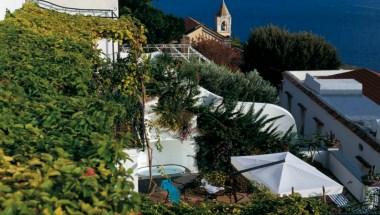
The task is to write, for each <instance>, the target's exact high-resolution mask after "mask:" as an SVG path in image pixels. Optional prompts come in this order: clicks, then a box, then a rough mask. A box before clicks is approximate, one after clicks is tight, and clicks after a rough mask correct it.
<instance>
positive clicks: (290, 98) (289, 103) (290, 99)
mask: <svg viewBox="0 0 380 215" xmlns="http://www.w3.org/2000/svg"><path fill="white" fill-rule="evenodd" d="M285 94H286V96H287V102H288V110H289V112H292V100H293V96H292V94H290V93H289V92H288V91H286V92H285Z"/></svg>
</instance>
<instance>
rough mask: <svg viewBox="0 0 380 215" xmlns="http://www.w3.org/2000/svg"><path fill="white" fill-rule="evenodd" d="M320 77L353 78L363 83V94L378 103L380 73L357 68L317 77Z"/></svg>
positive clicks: (379, 100) (379, 98)
mask: <svg viewBox="0 0 380 215" xmlns="http://www.w3.org/2000/svg"><path fill="white" fill-rule="evenodd" d="M318 78H320V79H355V80H356V81H358V82H360V83H361V84H362V85H363V94H364V95H365V96H367V97H368V98H370V99H371V100H372V101H374V102H376V103H377V104H380V74H379V73H376V72H372V71H369V70H367V69H357V70H353V71H350V72H345V73H340V74H336V75H330V76H322V77H318Z"/></svg>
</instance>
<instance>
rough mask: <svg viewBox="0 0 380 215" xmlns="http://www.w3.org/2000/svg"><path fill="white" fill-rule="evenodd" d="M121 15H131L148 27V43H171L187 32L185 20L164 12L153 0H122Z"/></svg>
mask: <svg viewBox="0 0 380 215" xmlns="http://www.w3.org/2000/svg"><path fill="white" fill-rule="evenodd" d="M120 15H121V16H125V15H131V16H133V17H135V18H137V19H139V20H140V21H141V23H142V24H143V25H144V26H145V27H146V28H147V29H148V32H147V37H148V43H151V44H157V43H169V42H171V41H173V40H179V39H181V37H182V35H184V34H185V24H184V20H183V19H182V18H179V17H175V16H173V15H168V14H164V13H163V12H162V11H160V10H158V9H156V8H154V7H153V6H152V1H151V0H121V1H120Z"/></svg>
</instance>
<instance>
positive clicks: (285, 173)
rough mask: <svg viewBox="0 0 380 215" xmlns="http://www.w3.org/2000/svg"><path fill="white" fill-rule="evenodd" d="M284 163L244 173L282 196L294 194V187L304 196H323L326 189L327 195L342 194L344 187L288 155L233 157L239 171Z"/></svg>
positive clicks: (232, 160) (295, 190)
mask: <svg viewBox="0 0 380 215" xmlns="http://www.w3.org/2000/svg"><path fill="white" fill-rule="evenodd" d="M281 160H284V162H281V163H277V164H275V165H270V166H266V167H263V168H258V169H255V170H252V171H248V172H245V173H242V174H243V176H244V177H246V178H247V179H249V180H251V181H256V182H258V183H259V184H262V185H264V186H266V187H267V188H268V189H269V190H271V192H273V193H275V194H280V195H289V194H291V193H292V188H293V189H294V192H296V193H299V194H301V196H302V197H313V196H322V195H323V187H324V188H325V195H332V194H340V193H342V191H343V186H342V185H340V184H338V183H337V182H335V181H334V180H332V179H330V178H329V177H328V176H326V175H325V174H323V173H321V172H320V171H319V170H317V169H316V168H315V167H313V166H311V165H309V164H308V163H306V162H304V161H303V160H301V159H299V158H297V157H296V156H294V155H293V154H291V153H289V152H281V153H274V154H264V155H252V156H240V157H231V163H232V165H233V166H234V167H235V168H236V169H237V170H238V171H241V170H245V169H249V168H253V167H259V166H262V165H266V164H270V163H273V162H278V161H281Z"/></svg>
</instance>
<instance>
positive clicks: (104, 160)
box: [0, 4, 144, 214]
mask: <svg viewBox="0 0 380 215" xmlns="http://www.w3.org/2000/svg"><path fill="white" fill-rule="evenodd" d="M118 28H121V29H120V30H116V29H118ZM142 33H143V31H142V28H141V26H137V25H136V24H135V22H134V21H133V20H132V19H131V18H124V19H122V20H119V21H116V20H111V19H102V18H96V17H85V16H70V15H67V14H62V13H57V12H53V11H49V10H44V9H41V8H38V7H36V6H35V5H33V4H25V5H24V7H23V8H22V9H20V10H18V11H17V12H16V13H15V14H8V16H7V18H6V20H5V21H3V22H1V23H0V49H1V50H7V51H3V52H0V83H1V84H0V178H1V181H0V211H2V212H3V213H4V214H53V213H55V214H63V213H68V214H86V213H88V214H107V213H119V214H126V213H129V212H131V211H134V210H138V206H139V203H140V198H139V196H138V194H137V193H135V192H133V184H132V183H131V182H130V181H129V179H130V174H129V173H128V172H127V171H126V170H125V169H124V168H122V167H121V162H122V161H123V160H126V159H127V155H126V154H125V153H123V149H124V148H126V147H128V146H130V144H131V143H133V141H131V140H130V139H128V138H126V137H128V136H129V132H128V131H124V132H123V135H121V136H118V135H117V132H116V131H115V130H116V129H115V128H116V127H117V125H118V124H119V123H121V124H128V123H129V118H128V116H129V111H128V110H127V109H126V106H125V104H124V103H122V102H119V101H117V100H114V99H112V98H108V97H106V96H104V94H103V93H99V89H98V85H97V84H96V82H95V80H94V79H93V78H94V64H97V65H102V64H103V62H102V61H101V60H100V58H99V51H98V50H95V49H94V47H96V46H95V44H94V43H93V41H95V40H96V39H97V38H99V37H103V36H104V37H112V38H114V39H120V40H124V39H125V40H126V41H128V42H129V44H130V45H131V47H133V48H137V47H139V46H142V44H140V43H143V41H144V36H143V35H142ZM122 34H123V35H126V37H122V36H121V35H122ZM127 34H128V35H127ZM139 35H140V36H139Z"/></svg>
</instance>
